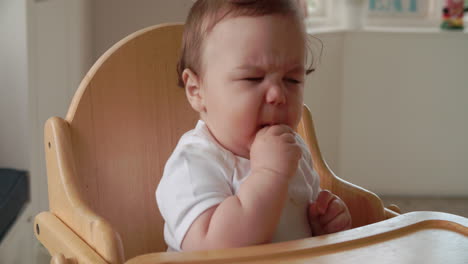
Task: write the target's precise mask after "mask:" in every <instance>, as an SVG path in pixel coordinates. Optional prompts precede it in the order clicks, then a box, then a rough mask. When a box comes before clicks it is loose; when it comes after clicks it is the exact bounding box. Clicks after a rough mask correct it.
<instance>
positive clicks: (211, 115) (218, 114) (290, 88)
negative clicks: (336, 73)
mask: <svg viewBox="0 0 468 264" xmlns="http://www.w3.org/2000/svg"><path fill="white" fill-rule="evenodd" d="M202 54H203V55H202V68H203V72H202V73H201V74H202V76H201V79H202V81H201V86H200V92H201V93H202V96H203V104H204V110H203V111H202V112H201V117H202V119H203V120H204V121H205V123H206V124H207V126H208V128H209V129H210V131H211V133H212V134H213V136H214V137H215V138H216V139H217V140H218V142H219V143H220V144H221V145H223V147H225V148H226V149H228V150H230V151H231V152H233V153H234V154H236V155H238V156H242V157H245V158H249V153H250V146H251V144H252V142H253V140H254V139H255V135H256V133H257V132H258V131H259V130H260V129H261V128H263V127H265V126H268V125H275V124H286V125H288V126H290V127H291V128H295V127H296V126H297V124H298V123H299V120H300V118H301V113H302V105H303V90H304V77H305V70H304V65H305V61H304V59H305V40H304V34H303V32H302V31H301V29H300V27H299V26H297V25H296V24H294V21H293V20H292V19H291V18H287V17H284V16H279V15H270V16H261V17H236V18H228V19H225V20H222V21H221V22H220V23H218V24H217V25H216V26H215V27H214V28H213V30H212V32H211V33H209V35H208V37H207V38H206V40H205V46H204V49H203V53H202Z"/></svg>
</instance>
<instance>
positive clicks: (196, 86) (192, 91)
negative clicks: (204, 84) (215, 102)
mask: <svg viewBox="0 0 468 264" xmlns="http://www.w3.org/2000/svg"><path fill="white" fill-rule="evenodd" d="M182 80H183V81H184V84H185V95H186V96H187V99H188V101H189V103H190V105H191V106H192V108H193V109H194V110H195V111H197V112H199V113H201V112H204V111H205V104H204V100H203V93H202V91H201V83H200V78H199V77H198V75H197V74H196V73H194V72H193V71H192V70H190V69H185V70H184V71H183V72H182Z"/></svg>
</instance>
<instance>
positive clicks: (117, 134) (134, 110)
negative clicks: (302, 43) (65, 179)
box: [67, 25, 198, 258]
mask: <svg viewBox="0 0 468 264" xmlns="http://www.w3.org/2000/svg"><path fill="white" fill-rule="evenodd" d="M182 31H183V26H182V25H161V26H156V27H152V28H148V29H145V30H142V31H140V32H137V33H135V34H132V35H130V36H129V37H127V38H126V39H124V40H122V41H121V42H119V43H118V44H116V45H115V46H114V47H113V48H111V49H110V50H109V51H108V52H107V53H106V54H105V55H103V57H102V58H101V59H100V60H99V61H98V62H97V63H96V65H95V66H93V68H92V69H91V70H90V72H89V73H88V74H87V76H86V77H85V79H84V81H83V83H82V84H81V86H80V88H79V90H78V91H77V94H76V96H75V98H74V99H73V102H72V105H71V106H70V110H69V112H68V114H67V122H69V124H70V137H71V145H72V146H73V154H74V161H75V164H76V166H75V167H76V172H77V174H78V175H80V177H79V181H78V182H77V183H76V184H77V185H78V186H79V189H80V193H81V195H82V197H83V200H84V201H85V203H86V204H87V205H89V207H90V208H91V209H92V210H93V211H94V212H96V213H97V214H99V215H100V216H102V217H103V218H105V219H107V220H108V221H109V222H110V224H111V225H112V227H113V228H114V229H115V230H116V232H117V233H118V234H119V235H120V237H121V238H122V242H123V248H124V255H125V258H130V257H133V256H137V255H140V254H143V253H148V252H157V251H165V250H166V244H165V242H164V239H163V225H164V222H163V219H162V217H161V215H160V213H159V210H158V207H157V205H156V200H155V190H156V186H157V185H158V183H159V180H160V177H161V175H162V171H163V168H164V164H165V163H166V160H167V159H168V157H169V155H170V154H171V152H172V151H173V149H174V147H175V145H176V143H177V141H178V140H179V138H180V136H181V135H182V134H183V133H184V132H186V131H188V130H190V129H192V128H193V127H194V126H195V123H196V121H197V120H198V114H197V113H196V112H194V111H193V110H192V109H191V107H190V106H189V105H188V104H187V103H183V102H185V101H186V99H185V92H184V90H183V88H180V87H178V86H177V74H176V62H177V60H178V57H179V49H180V45H181V36H182ZM181 102H182V103H181Z"/></svg>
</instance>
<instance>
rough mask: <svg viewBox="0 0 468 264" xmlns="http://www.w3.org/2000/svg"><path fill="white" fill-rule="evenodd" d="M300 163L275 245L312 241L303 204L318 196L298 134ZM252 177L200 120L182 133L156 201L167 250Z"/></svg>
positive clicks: (243, 162)
mask: <svg viewBox="0 0 468 264" xmlns="http://www.w3.org/2000/svg"><path fill="white" fill-rule="evenodd" d="M296 138H297V140H298V142H299V143H300V145H301V147H302V158H301V160H300V161H299V166H298V169H297V173H296V175H295V176H294V177H293V178H292V179H291V180H290V182H289V190H288V193H289V197H288V199H287V201H286V203H285V207H284V208H283V212H282V215H281V219H280V223H279V225H278V228H277V230H276V232H275V235H274V237H273V242H280V241H288V240H294V239H300V238H305V237H310V236H311V231H310V227H309V222H308V219H307V205H308V204H309V203H310V202H311V201H314V200H315V199H316V198H317V195H318V193H319V191H320V187H319V185H320V184H319V177H318V175H317V173H316V172H315V171H314V170H313V168H312V159H311V155H310V152H309V149H308V148H307V146H306V145H305V143H304V142H303V140H302V139H301V138H300V137H299V135H297V134H296ZM249 174H250V161H249V160H248V159H245V158H242V157H239V156H236V155H234V154H233V153H232V152H230V151H228V150H226V149H225V148H223V147H222V146H221V145H219V144H218V143H217V141H216V140H215V139H214V138H213V136H212V135H211V133H210V132H209V130H208V127H207V126H206V124H205V123H204V122H203V121H201V120H200V121H198V123H197V125H196V127H195V129H193V130H191V131H189V132H187V133H185V134H184V135H183V136H182V137H181V138H180V140H179V142H178V144H177V146H176V148H175V150H174V152H173V153H172V155H171V156H170V157H169V159H168V161H167V163H166V166H165V168H164V174H163V176H162V178H161V181H160V183H159V186H158V188H157V190H156V201H157V203H158V206H159V210H160V212H161V215H162V217H163V218H164V220H165V224H164V239H165V241H166V244H167V245H168V246H169V248H168V250H169V251H181V248H180V247H181V244H182V240H183V239H184V236H185V234H186V233H187V231H188V229H189V227H190V226H191V224H192V223H193V221H194V220H195V219H196V218H197V217H198V216H199V215H200V214H201V213H203V212H204V211H206V210H207V209H209V208H211V207H212V206H214V205H217V204H219V203H221V202H222V201H223V200H224V199H226V198H228V197H229V196H232V195H234V194H236V193H237V192H238V190H239V187H240V186H241V184H242V182H243V181H244V180H245V179H246V178H247V177H248V176H249Z"/></svg>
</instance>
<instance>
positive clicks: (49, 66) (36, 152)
mask: <svg viewBox="0 0 468 264" xmlns="http://www.w3.org/2000/svg"><path fill="white" fill-rule="evenodd" d="M7 4H8V5H9V6H8V7H9V9H8V10H7V9H6V7H7ZM11 7H15V8H14V9H13V8H11ZM91 8H92V0H74V1H63V0H42V1H37V0H21V1H18V0H0V21H2V23H1V24H0V25H1V26H0V28H1V29H2V30H3V29H4V28H6V29H7V30H6V31H5V33H4V32H3V31H2V32H0V35H1V36H2V41H0V52H1V53H0V54H1V55H2V58H0V65H1V67H2V68H1V70H0V74H2V75H0V76H2V77H3V74H4V73H5V76H7V77H8V79H7V80H9V82H8V84H9V86H10V88H13V87H11V86H13V85H14V84H15V85H17V86H21V85H22V87H19V88H22V89H23V90H20V91H19V92H18V93H16V94H15V93H13V92H12V91H11V90H8V89H6V86H4V83H5V82H4V81H3V78H2V79H1V85H2V89H1V95H2V96H1V97H0V107H5V105H6V106H8V108H9V109H8V111H4V110H3V108H2V109H1V110H2V111H0V117H2V119H1V120H0V127H1V131H2V134H0V142H2V143H3V142H8V143H9V144H10V145H8V148H7V149H3V146H2V147H1V148H0V153H2V156H1V157H2V158H3V157H4V155H3V151H8V154H9V155H10V157H9V159H10V160H12V161H10V162H9V164H16V163H18V164H25V165H23V166H24V167H25V168H29V170H30V181H31V199H32V200H31V204H30V205H29V206H28V207H27V208H26V210H25V211H24V212H23V213H22V214H21V215H20V217H19V219H18V220H17V221H16V223H15V225H14V226H13V228H12V229H11V230H10V232H9V233H8V235H7V237H6V238H5V240H4V241H3V243H2V244H1V246H0V263H37V264H39V263H48V262H49V260H48V257H47V256H43V253H41V252H43V250H41V246H40V245H39V243H38V242H37V241H36V239H35V238H34V234H33V232H32V218H33V217H34V216H35V215H36V214H37V213H38V212H39V211H43V210H47V209H48V199H47V177H46V170H45V159H44V150H43V127H44V123H45V121H46V120H47V118H49V117H51V116H62V117H64V116H65V114H66V111H67V109H68V105H69V103H70V100H71V97H72V95H73V94H74V92H75V90H76V88H77V87H78V84H79V82H80V81H81V79H82V78H83V76H84V74H85V73H86V71H87V70H88V69H89V68H90V67H91V64H92V62H93V50H92V43H93V42H92V12H91ZM4 11H5V12H7V13H6V14H5V16H4V14H3V12H4ZM12 11H14V12H12ZM26 14H27V16H26ZM8 17H9V20H8V21H9V22H10V24H9V25H6V27H4V23H3V19H6V18H8ZM12 21H14V22H15V23H17V24H18V25H20V27H19V28H15V26H13V25H12V24H11V23H12ZM13 32H14V33H15V34H18V32H19V34H24V36H22V37H17V39H19V40H21V41H19V40H18V41H16V42H13V40H14V38H13V37H10V36H12V35H13ZM4 35H6V36H7V38H5V39H6V40H7V42H3V36H4ZM26 35H27V41H26ZM5 43H7V44H8V46H6V47H5V46H4V45H6V44H5ZM3 56H6V57H7V58H8V60H4V59H3ZM4 62H6V64H5V63H4ZM20 66H21V67H20ZM28 80H29V82H28ZM19 88H18V89H19ZM5 91H6V92H8V93H7V94H5V96H3V95H4V93H5ZM3 114H5V115H3ZM18 115H21V116H20V117H18ZM4 116H6V117H8V118H9V119H13V120H14V121H16V119H18V120H17V122H16V123H15V122H11V120H8V122H7V121H5V120H3V117H4ZM20 118H21V120H19V119H20ZM9 123H11V126H12V127H9V126H10V124H9ZM22 127H27V129H22V130H21V129H20V128H22ZM4 128H7V129H9V130H11V129H14V130H13V131H11V132H10V133H9V134H4V133H3V131H4ZM9 130H8V131H9ZM28 143H29V144H28ZM12 145H14V146H15V147H16V148H18V149H19V150H21V149H22V146H25V145H29V148H28V147H26V146H25V147H24V148H27V149H24V153H22V155H21V156H18V155H17V154H15V153H13V150H14V149H15V148H12V147H11V146H12ZM11 153H13V154H14V155H13V154H11ZM13 159H14V160H13ZM0 165H1V164H0ZM41 256H42V257H41Z"/></svg>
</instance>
